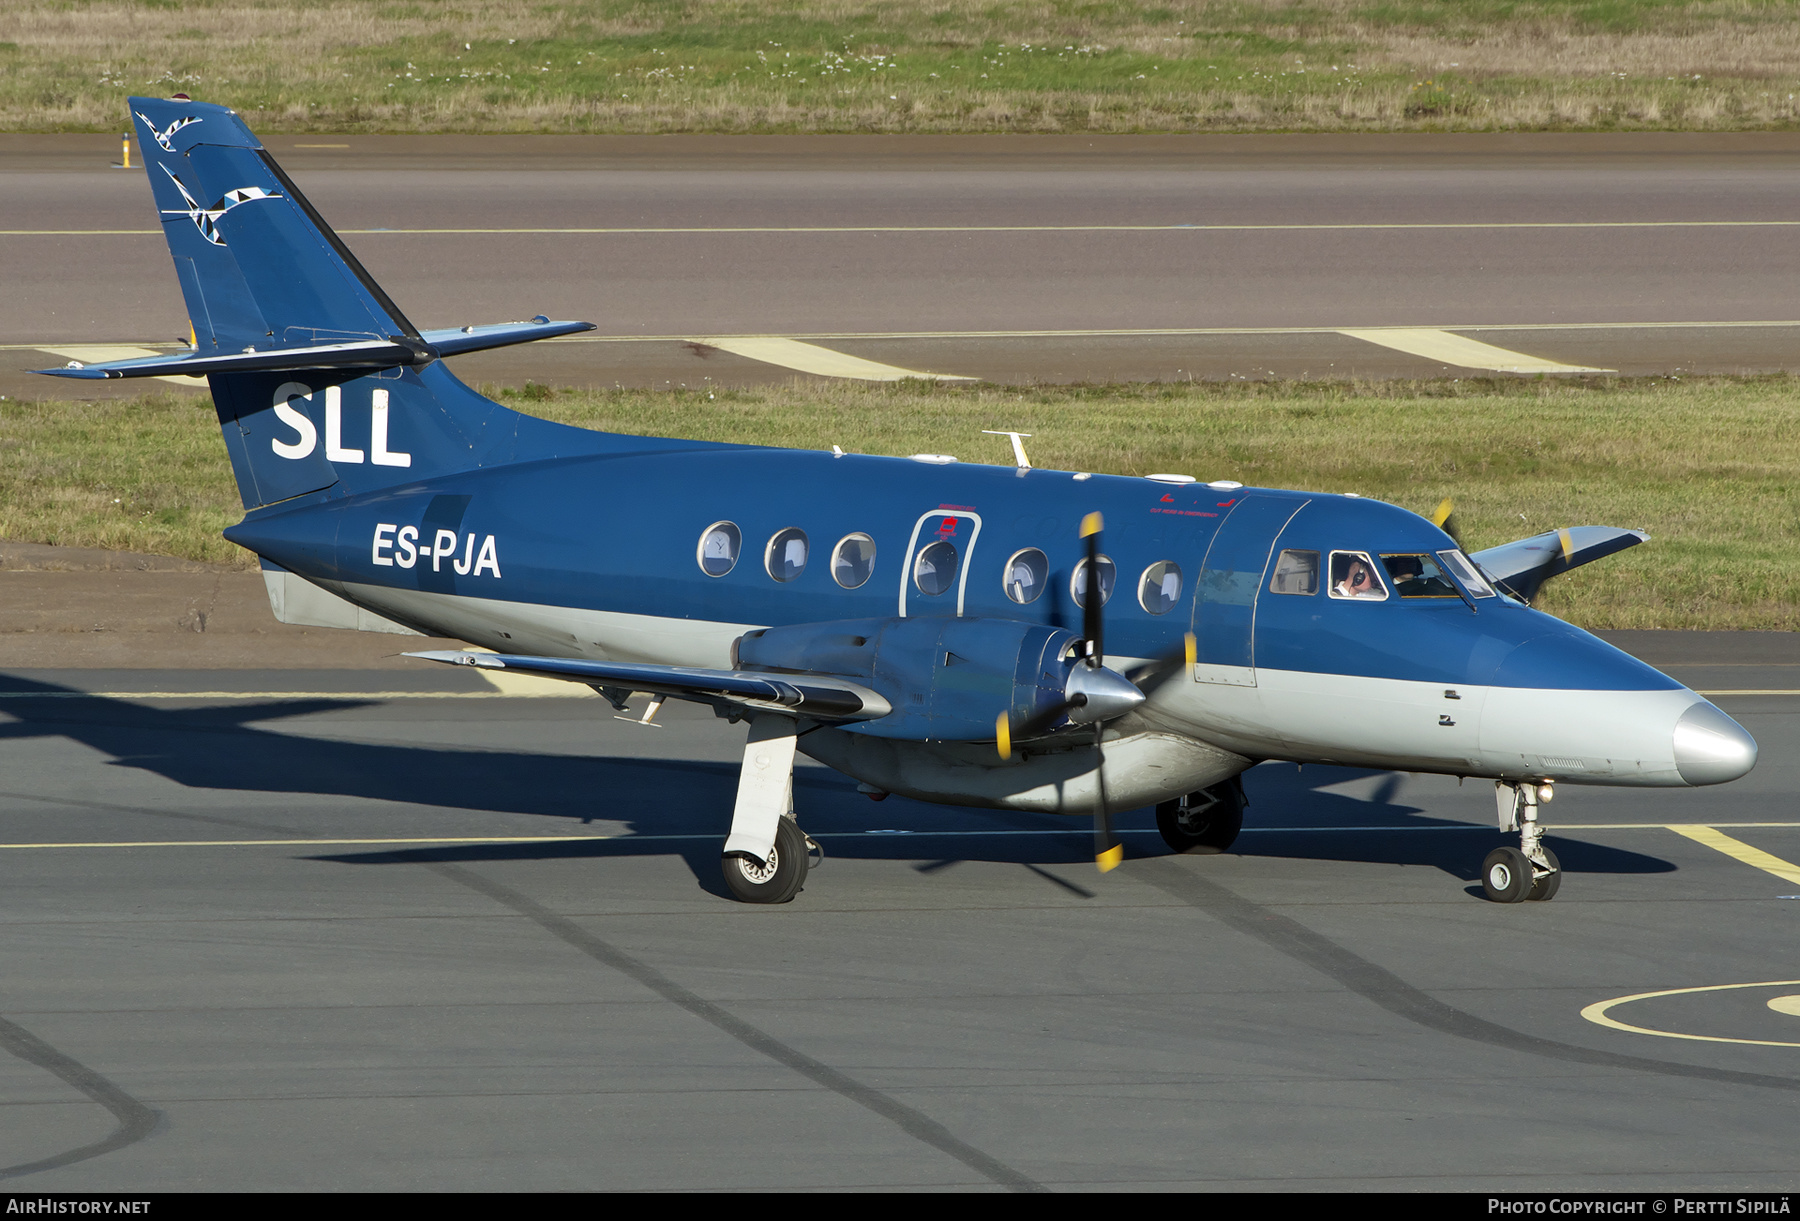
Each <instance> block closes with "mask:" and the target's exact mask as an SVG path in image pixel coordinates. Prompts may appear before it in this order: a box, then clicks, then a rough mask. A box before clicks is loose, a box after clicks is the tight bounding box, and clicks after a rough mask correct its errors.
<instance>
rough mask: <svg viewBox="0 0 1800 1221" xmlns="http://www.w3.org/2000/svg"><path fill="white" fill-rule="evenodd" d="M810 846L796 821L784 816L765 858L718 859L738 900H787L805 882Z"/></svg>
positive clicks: (797, 892) (755, 901) (756, 901)
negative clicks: (767, 857) (773, 843)
mask: <svg viewBox="0 0 1800 1221" xmlns="http://www.w3.org/2000/svg"><path fill="white" fill-rule="evenodd" d="M811 848H812V846H811V845H810V844H809V843H807V840H806V832H804V831H802V830H801V829H800V826H799V824H798V823H796V822H795V821H794V820H793V819H791V818H783V819H781V820H780V821H779V822H778V823H777V824H776V826H775V846H774V847H773V848H771V849H770V850H769V859H768V860H767V861H756V860H751V859H750V858H749V857H745V856H728V857H726V858H724V860H722V861H721V862H720V864H721V866H722V867H723V868H724V870H725V885H726V887H728V888H729V889H730V891H731V893H732V896H733V897H735V898H736V899H738V900H739V901H740V902H744V903H786V902H789V901H790V900H792V899H793V897H794V896H795V895H797V894H799V893H800V890H801V888H802V887H803V886H804V885H805V884H806V871H807V868H808V867H809V865H810V864H811V860H810V853H811Z"/></svg>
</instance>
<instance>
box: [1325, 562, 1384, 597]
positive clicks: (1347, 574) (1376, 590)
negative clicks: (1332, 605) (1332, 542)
mask: <svg viewBox="0 0 1800 1221" xmlns="http://www.w3.org/2000/svg"><path fill="white" fill-rule="evenodd" d="M1331 596H1332V597H1334V598H1353V599H1355V600H1357V601H1359V602H1363V601H1367V602H1382V601H1385V600H1386V599H1387V587H1386V586H1384V585H1383V584H1382V583H1381V578H1380V577H1378V576H1376V575H1375V561H1374V560H1371V559H1370V558H1369V553H1368V552H1366V551H1333V552H1332V553H1331Z"/></svg>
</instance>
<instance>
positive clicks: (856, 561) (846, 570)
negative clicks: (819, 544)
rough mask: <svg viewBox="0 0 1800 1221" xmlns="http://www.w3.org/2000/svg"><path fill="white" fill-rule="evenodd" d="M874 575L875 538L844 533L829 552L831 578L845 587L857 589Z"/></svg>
mask: <svg viewBox="0 0 1800 1221" xmlns="http://www.w3.org/2000/svg"><path fill="white" fill-rule="evenodd" d="M874 575H875V540H874V539H872V538H870V537H869V536H868V535H866V534H846V535H845V536H844V537H843V538H842V539H841V540H839V542H838V545H837V549H836V550H834V551H833V552H832V553H831V579H832V580H834V581H836V582H837V583H838V584H839V585H842V586H843V587H844V588H845V589H859V588H861V587H862V586H863V585H865V584H867V583H868V580H869V578H870V577H872V576H874Z"/></svg>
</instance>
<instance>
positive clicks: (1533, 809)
mask: <svg viewBox="0 0 1800 1221" xmlns="http://www.w3.org/2000/svg"><path fill="white" fill-rule="evenodd" d="M1550 797H1551V788H1550V785H1549V784H1547V783H1546V784H1543V785H1537V784H1508V783H1507V782H1506V781H1504V780H1496V781H1495V782H1494V812H1495V815H1496V817H1497V820H1498V822H1499V824H1500V829H1501V830H1502V831H1512V830H1517V831H1518V833H1519V846H1518V847H1517V848H1496V849H1494V850H1493V851H1492V852H1490V853H1488V854H1487V859H1486V860H1484V861H1482V862H1481V889H1482V890H1483V891H1484V892H1485V893H1486V894H1487V897H1488V898H1489V899H1492V900H1493V901H1494V902H1495V903H1523V902H1525V901H1526V900H1527V899H1537V900H1540V901H1542V900H1545V899H1553V898H1555V897H1556V892H1557V890H1558V888H1560V887H1561V886H1562V863H1561V862H1560V861H1558V860H1557V859H1556V853H1554V852H1552V851H1550V849H1549V848H1546V847H1545V846H1544V828H1543V824H1542V823H1540V822H1538V803H1539V801H1540V800H1542V801H1549V800H1550Z"/></svg>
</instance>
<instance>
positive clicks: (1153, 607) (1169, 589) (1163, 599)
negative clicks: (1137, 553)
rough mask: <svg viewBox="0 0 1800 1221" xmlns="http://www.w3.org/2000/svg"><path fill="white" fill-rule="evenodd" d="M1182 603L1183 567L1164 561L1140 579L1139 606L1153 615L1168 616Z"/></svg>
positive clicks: (1152, 567) (1152, 566) (1148, 569)
mask: <svg viewBox="0 0 1800 1221" xmlns="http://www.w3.org/2000/svg"><path fill="white" fill-rule="evenodd" d="M1180 601H1181V565H1179V564H1177V563H1175V562H1174V561H1173V560H1163V561H1162V562H1161V563H1157V564H1152V565H1150V567H1148V568H1146V569H1144V575H1143V576H1142V577H1140V578H1138V605H1139V606H1141V607H1143V608H1144V609H1145V610H1147V611H1149V612H1150V613H1151V614H1152V615H1166V614H1168V613H1169V612H1170V611H1172V610H1174V609H1175V604H1176V603H1177V602H1180Z"/></svg>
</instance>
